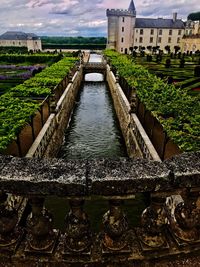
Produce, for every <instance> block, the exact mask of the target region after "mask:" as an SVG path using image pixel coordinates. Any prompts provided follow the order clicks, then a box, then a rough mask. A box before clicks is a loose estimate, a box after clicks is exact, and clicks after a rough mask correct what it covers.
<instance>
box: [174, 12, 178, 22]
mask: <svg viewBox="0 0 200 267" xmlns="http://www.w3.org/2000/svg"><path fill="white" fill-rule="evenodd" d="M176 20H177V12H175V13H173V22H175V21H176Z"/></svg>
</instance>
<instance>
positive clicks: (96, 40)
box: [41, 36, 107, 45]
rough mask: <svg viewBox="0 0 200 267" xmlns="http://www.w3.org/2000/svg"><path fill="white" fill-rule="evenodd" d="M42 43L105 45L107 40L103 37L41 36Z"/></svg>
mask: <svg viewBox="0 0 200 267" xmlns="http://www.w3.org/2000/svg"><path fill="white" fill-rule="evenodd" d="M41 40H42V43H44V44H64V45H65V44H79V45H80V44H86V45H87V44H104V45H105V44H106V42H107V39H106V38H105V37H81V36H78V37H59V36H55V37H49V36H42V37H41Z"/></svg>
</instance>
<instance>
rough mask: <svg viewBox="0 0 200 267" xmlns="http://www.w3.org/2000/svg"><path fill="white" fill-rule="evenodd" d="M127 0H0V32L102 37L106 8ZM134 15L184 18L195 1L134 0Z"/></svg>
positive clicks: (123, 5) (120, 5) (198, 8)
mask: <svg viewBox="0 0 200 267" xmlns="http://www.w3.org/2000/svg"><path fill="white" fill-rule="evenodd" d="M129 3H130V0H92V1H91V0H0V4H1V5H0V25H1V27H0V34H2V33H4V32H5V31H8V30H9V31H10V30H13V31H16V30H18V31H24V32H34V33H36V34H38V35H40V36H41V35H48V36H106V27H107V19H106V9H107V8H123V9H126V8H128V6H129ZM134 3H135V6H136V10H137V16H138V17H154V18H157V17H163V18H170V17H171V16H172V15H171V14H172V13H173V12H178V17H179V18H182V19H184V20H185V19H186V18H187V15H188V14H189V13H191V12H197V11H200V2H199V0H167V1H163V0H135V1H134Z"/></svg>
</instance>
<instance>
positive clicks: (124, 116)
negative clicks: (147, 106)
mask: <svg viewBox="0 0 200 267" xmlns="http://www.w3.org/2000/svg"><path fill="white" fill-rule="evenodd" d="M107 82H108V85H109V88H110V92H111V95H112V98H113V102H114V107H115V110H116V113H117V117H118V120H119V123H120V127H121V130H122V134H123V137H124V140H125V143H126V147H127V152H128V155H129V157H131V158H134V157H141V158H148V159H153V160H157V161H160V158H159V156H158V153H157V152H156V150H155V149H154V147H153V145H152V143H151V141H150V139H149V137H148V136H147V134H146V132H145V130H144V128H143V127H142V125H141V123H140V121H139V120H138V118H137V116H136V114H134V113H132V111H131V106H130V103H129V102H128V100H127V98H126V96H125V94H124V92H123V90H122V88H121V86H120V85H119V83H118V79H117V78H116V77H115V76H114V74H113V72H112V71H111V69H110V66H109V65H107Z"/></svg>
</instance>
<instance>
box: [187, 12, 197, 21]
mask: <svg viewBox="0 0 200 267" xmlns="http://www.w3.org/2000/svg"><path fill="white" fill-rule="evenodd" d="M187 19H188V20H193V21H195V20H200V12H195V13H190V14H189V15H188V18H187Z"/></svg>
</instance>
